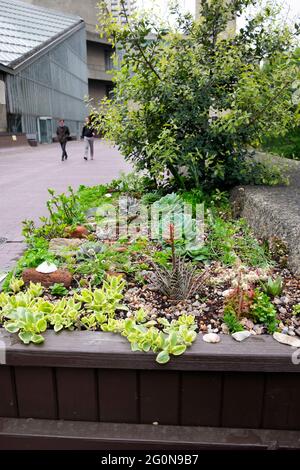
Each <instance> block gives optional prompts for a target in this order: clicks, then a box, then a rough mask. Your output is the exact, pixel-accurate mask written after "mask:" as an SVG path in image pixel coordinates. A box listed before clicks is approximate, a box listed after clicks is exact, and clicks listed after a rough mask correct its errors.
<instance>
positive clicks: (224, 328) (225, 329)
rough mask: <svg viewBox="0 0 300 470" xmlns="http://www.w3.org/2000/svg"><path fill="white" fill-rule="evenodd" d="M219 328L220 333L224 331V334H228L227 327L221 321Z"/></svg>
mask: <svg viewBox="0 0 300 470" xmlns="http://www.w3.org/2000/svg"><path fill="white" fill-rule="evenodd" d="M221 330H222V333H224V335H229V328H228V326H227V325H226V323H222V325H221Z"/></svg>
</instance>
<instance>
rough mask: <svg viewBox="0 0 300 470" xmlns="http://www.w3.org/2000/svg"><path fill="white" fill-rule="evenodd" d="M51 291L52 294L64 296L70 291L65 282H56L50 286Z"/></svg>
mask: <svg viewBox="0 0 300 470" xmlns="http://www.w3.org/2000/svg"><path fill="white" fill-rule="evenodd" d="M50 292H51V294H52V295H56V296H58V297H63V296H64V295H68V292H69V291H68V289H66V288H65V286H64V285H63V284H61V283H58V282H56V283H55V284H53V285H52V286H51V287H50Z"/></svg>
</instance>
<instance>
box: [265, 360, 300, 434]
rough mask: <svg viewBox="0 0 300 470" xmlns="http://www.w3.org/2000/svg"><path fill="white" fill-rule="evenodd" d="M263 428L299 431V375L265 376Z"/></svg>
mask: <svg viewBox="0 0 300 470" xmlns="http://www.w3.org/2000/svg"><path fill="white" fill-rule="evenodd" d="M294 367H296V366H294ZM298 367H299V366H298ZM263 427H264V428H266V429H291V430H298V429H300V375H294V374H281V373H280V374H268V375H267V378H266V387H265V401H264V413H263Z"/></svg>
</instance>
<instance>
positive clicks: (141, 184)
mask: <svg viewBox="0 0 300 470" xmlns="http://www.w3.org/2000/svg"><path fill="white" fill-rule="evenodd" d="M146 186H147V179H146V178H145V177H143V176H140V175H139V174H137V173H136V172H134V173H121V175H120V177H119V178H118V179H117V180H113V181H112V182H111V184H110V187H111V188H113V189H114V190H117V191H119V192H120V193H123V194H128V195H133V196H141V195H142V194H143V192H144V190H145V187H146ZM149 189H150V188H149Z"/></svg>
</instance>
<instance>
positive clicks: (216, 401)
mask: <svg viewBox="0 0 300 470" xmlns="http://www.w3.org/2000/svg"><path fill="white" fill-rule="evenodd" d="M221 385H222V378H221V375H220V374H216V373H214V372H183V373H182V386H181V420H180V421H181V422H180V424H182V425H187V426H219V425H220V407H221V397H222V388H221Z"/></svg>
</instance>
